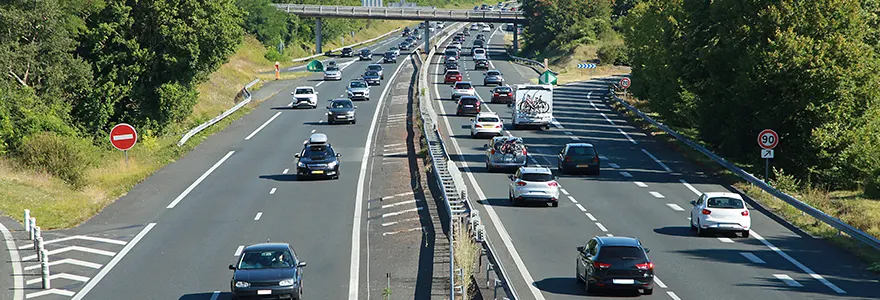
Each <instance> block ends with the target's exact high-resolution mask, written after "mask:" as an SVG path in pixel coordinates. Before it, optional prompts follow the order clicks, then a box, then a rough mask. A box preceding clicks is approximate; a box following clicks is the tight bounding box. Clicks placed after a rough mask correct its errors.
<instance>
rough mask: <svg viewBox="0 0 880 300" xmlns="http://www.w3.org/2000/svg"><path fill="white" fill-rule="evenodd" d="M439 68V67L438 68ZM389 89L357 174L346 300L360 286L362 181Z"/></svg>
mask: <svg viewBox="0 0 880 300" xmlns="http://www.w3.org/2000/svg"><path fill="white" fill-rule="evenodd" d="M404 65H406V63H402V64H398V65H397V70H395V71H394V74H391V77H390V78H389V82H394V78H396V77H397V74H398V73H400V70H402V69H403V66H404ZM438 67H439V66H438ZM389 87H391V85H390V84H386V85H385V89H384V90H382V94H380V95H379V102H378V103H376V111H375V112H374V113H373V120H372V121H371V122H370V130H369V131H367V141H366V144H365V145H364V149H366V151H364V155H363V157H361V168H360V173H359V174H358V183H357V189H356V191H357V194H356V195H355V200H354V216H353V217H352V226H351V261H350V262H349V265H350V267H349V271H348V274H349V279H348V299H349V300H357V299H358V291H359V284H360V275H361V272H360V268H361V218H362V215H363V212H362V210H363V203H364V183H365V182H364V180H365V179H366V177H367V166H368V164H369V161H370V153H371V152H372V147H373V134H374V133H375V132H376V124H377V122H378V121H379V113H380V112H381V111H382V103H383V102H384V101H385V96H386V95H387V94H388V88H389Z"/></svg>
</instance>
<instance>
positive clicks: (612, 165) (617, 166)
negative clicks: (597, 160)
mask: <svg viewBox="0 0 880 300" xmlns="http://www.w3.org/2000/svg"><path fill="white" fill-rule="evenodd" d="M608 166H609V167H612V168H615V169H619V168H620V165H618V164H615V163H608Z"/></svg>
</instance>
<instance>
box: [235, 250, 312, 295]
mask: <svg viewBox="0 0 880 300" xmlns="http://www.w3.org/2000/svg"><path fill="white" fill-rule="evenodd" d="M305 266H306V262H304V261H301V260H299V259H298V258H297V257H296V252H295V251H293V249H292V248H291V247H290V245H289V244H284V243H264V244H256V245H250V246H247V247H245V248H244V249H243V250H242V252H241V255H240V256H239V259H238V261H236V263H235V264H232V265H229V269H230V270H232V271H233V273H232V281H231V282H230V283H229V288H230V290H231V292H232V297H233V298H236V299H242V298H250V297H273V298H279V299H297V300H298V299H302V294H303V286H302V283H303V268H305Z"/></svg>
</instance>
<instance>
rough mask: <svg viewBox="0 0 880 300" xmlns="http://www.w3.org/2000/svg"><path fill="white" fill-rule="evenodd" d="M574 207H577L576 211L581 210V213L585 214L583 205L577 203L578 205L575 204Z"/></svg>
mask: <svg viewBox="0 0 880 300" xmlns="http://www.w3.org/2000/svg"><path fill="white" fill-rule="evenodd" d="M572 200H574V199H572ZM574 206H577V207H578V209H580V210H581V211H583V212H586V211H587V209H586V208H584V206H583V205H581V204H580V203H578V204H575V205H574Z"/></svg>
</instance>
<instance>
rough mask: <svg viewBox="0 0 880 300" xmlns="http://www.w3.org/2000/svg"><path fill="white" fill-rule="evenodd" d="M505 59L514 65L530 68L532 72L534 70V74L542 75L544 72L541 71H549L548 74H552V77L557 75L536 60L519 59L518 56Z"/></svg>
mask: <svg viewBox="0 0 880 300" xmlns="http://www.w3.org/2000/svg"><path fill="white" fill-rule="evenodd" d="M507 57H508V58H509V60H510V61H512V62H514V63H518V64H521V65H526V66H529V67H531V68H532V70H535V72H538V74H541V73H543V72H544V71H543V70H544V69H547V70H549V71H550V73H553V75H559V73H558V72H554V71H553V70H550V69H549V68H547V66H544V64H543V63H541V62H539V61H537V60H531V59H528V58H525V57H519V56H513V55H507Z"/></svg>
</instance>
